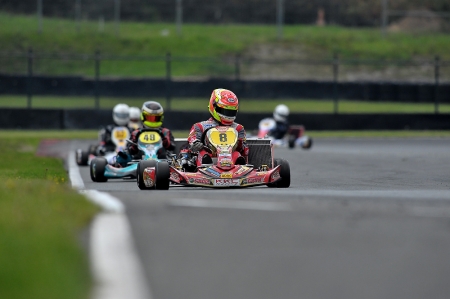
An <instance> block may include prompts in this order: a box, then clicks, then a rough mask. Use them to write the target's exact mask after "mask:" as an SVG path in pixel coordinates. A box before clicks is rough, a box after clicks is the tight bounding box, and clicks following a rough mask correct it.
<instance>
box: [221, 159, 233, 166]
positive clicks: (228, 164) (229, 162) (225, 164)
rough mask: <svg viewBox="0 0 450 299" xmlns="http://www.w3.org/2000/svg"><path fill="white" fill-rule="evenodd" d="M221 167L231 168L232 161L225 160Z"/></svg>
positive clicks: (222, 161)
mask: <svg viewBox="0 0 450 299" xmlns="http://www.w3.org/2000/svg"><path fill="white" fill-rule="evenodd" d="M220 166H222V167H231V160H228V159H223V160H221V161H220Z"/></svg>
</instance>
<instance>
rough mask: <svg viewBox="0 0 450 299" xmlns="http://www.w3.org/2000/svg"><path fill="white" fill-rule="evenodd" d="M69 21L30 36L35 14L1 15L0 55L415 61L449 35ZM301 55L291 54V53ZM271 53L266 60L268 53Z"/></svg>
mask: <svg viewBox="0 0 450 299" xmlns="http://www.w3.org/2000/svg"><path fill="white" fill-rule="evenodd" d="M76 28H77V26H76V23H75V22H74V21H73V20H67V19H55V18H44V20H43V33H42V34H37V19H36V17H35V16H15V15H10V14H5V13H0V44H1V45H2V49H1V51H2V52H17V51H19V52H24V51H26V50H28V48H29V47H33V49H34V50H35V52H37V53H65V54H89V55H92V54H93V53H94V52H95V51H96V50H100V51H101V53H102V54H104V55H128V56H154V57H159V58H161V57H162V58H163V57H164V56H165V55H166V53H167V52H171V53H172V55H173V56H174V57H180V56H183V57H196V58H201V57H203V58H205V57H207V58H212V57H215V58H217V57H234V55H235V54H238V53H240V54H242V55H243V56H244V57H245V56H247V57H249V58H252V57H255V55H256V54H255V53H257V52H258V49H260V48H259V46H261V45H268V46H269V49H274V48H276V50H277V51H276V52H278V51H282V52H283V51H287V52H288V53H287V54H286V55H285V56H284V57H283V58H290V57H289V56H290V54H289V53H291V54H294V57H297V58H298V57H300V58H303V59H306V60H314V59H330V58H332V55H333V53H334V52H338V53H339V54H340V57H341V58H342V59H354V58H360V59H406V60H410V59H421V58H433V57H434V56H435V55H439V56H440V57H441V59H443V60H449V59H450V39H449V38H448V35H445V34H440V33H428V32H426V33H422V34H411V33H390V34H389V35H388V36H387V37H386V38H382V36H381V34H380V30H379V28H343V27H337V26H326V27H316V26H305V25H295V26H288V25H286V26H284V28H283V40H281V41H279V40H278V39H277V31H276V28H275V26H274V25H221V26H217V25H207V24H184V25H183V31H182V32H183V34H182V36H178V35H177V34H176V27H175V24H166V23H133V22H122V23H121V27H120V34H119V36H116V34H115V30H114V24H113V23H109V22H107V23H106V24H105V29H104V30H103V31H102V30H99V27H98V23H97V22H91V21H83V22H82V23H81V26H80V30H79V31H77V30H76ZM299 53H300V54H301V55H296V54H299ZM274 54H276V53H275V52H274V53H271V54H270V55H269V56H268V57H267V58H273V57H274V56H273V55H274ZM232 65H233V63H231V66H227V65H222V66H219V65H217V63H216V62H208V61H205V62H204V63H197V62H187V61H186V62H184V63H176V64H173V70H172V74H173V75H174V76H186V75H210V74H211V73H213V74H214V73H220V74H224V73H226V74H228V73H229V74H232V72H233V67H232ZM0 71H2V72H15V73H17V72H25V71H26V60H25V59H23V58H17V59H14V58H11V57H8V58H2V59H1V66H0ZM34 71H35V72H36V73H44V74H73V75H74V74H79V75H88V76H93V75H94V67H93V62H92V60H89V59H87V57H84V56H83V57H80V59H79V60H76V61H74V60H70V59H60V60H49V59H44V60H37V61H35V66H34ZM101 75H113V76H164V75H165V63H164V62H161V61H147V62H146V61H136V60H130V61H106V62H102V65H101Z"/></svg>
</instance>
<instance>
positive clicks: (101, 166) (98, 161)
mask: <svg viewBox="0 0 450 299" xmlns="http://www.w3.org/2000/svg"><path fill="white" fill-rule="evenodd" d="M107 164H108V162H107V161H106V159H105V158H95V159H94V160H92V162H91V164H90V165H89V170H90V171H89V172H90V174H91V180H92V181H93V182H98V183H101V182H106V181H107V180H108V178H107V177H105V167H106V165H107Z"/></svg>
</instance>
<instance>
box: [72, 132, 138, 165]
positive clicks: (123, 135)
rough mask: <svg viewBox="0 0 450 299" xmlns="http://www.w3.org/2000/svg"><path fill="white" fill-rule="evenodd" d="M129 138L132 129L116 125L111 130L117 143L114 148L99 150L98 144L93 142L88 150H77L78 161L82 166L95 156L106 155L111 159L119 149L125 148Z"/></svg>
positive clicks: (112, 138) (89, 162)
mask: <svg viewBox="0 0 450 299" xmlns="http://www.w3.org/2000/svg"><path fill="white" fill-rule="evenodd" d="M128 139H130V131H129V129H128V128H127V127H115V128H114V129H112V131H111V140H112V142H113V144H114V145H115V147H114V150H110V151H108V152H99V150H98V145H94V144H91V145H89V148H88V150H87V151H84V150H82V149H80V148H79V149H77V150H76V151H75V159H76V162H77V164H78V165H80V166H83V165H89V164H91V161H92V160H93V159H94V158H95V157H104V158H105V159H106V160H107V161H111V159H112V158H113V157H115V156H116V155H117V153H118V152H119V151H122V150H124V149H125V146H126V142H127V140H128Z"/></svg>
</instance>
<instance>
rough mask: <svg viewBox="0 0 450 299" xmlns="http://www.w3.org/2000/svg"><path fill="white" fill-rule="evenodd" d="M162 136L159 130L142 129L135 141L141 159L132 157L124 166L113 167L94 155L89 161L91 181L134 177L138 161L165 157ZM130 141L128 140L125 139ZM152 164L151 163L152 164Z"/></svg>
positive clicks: (104, 159) (103, 158)
mask: <svg viewBox="0 0 450 299" xmlns="http://www.w3.org/2000/svg"><path fill="white" fill-rule="evenodd" d="M162 138H163V136H162V134H161V132H160V131H159V130H155V129H144V130H142V132H141V133H140V135H139V138H138V141H137V143H136V145H137V148H138V149H139V151H140V153H141V154H142V159H132V160H131V162H128V165H127V166H126V167H114V166H113V165H111V163H108V161H107V159H106V158H105V157H95V158H94V159H93V160H92V161H91V163H90V174H91V179H92V181H93V182H106V181H107V180H108V179H118V178H124V179H126V178H129V179H134V178H136V170H137V169H138V165H139V162H140V161H146V162H150V163H153V162H155V163H156V162H158V161H159V159H166V158H167V154H166V151H165V150H164V147H163V144H162V140H163V139H162ZM127 141H128V142H131V141H130V140H127ZM152 165H153V164H152Z"/></svg>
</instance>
